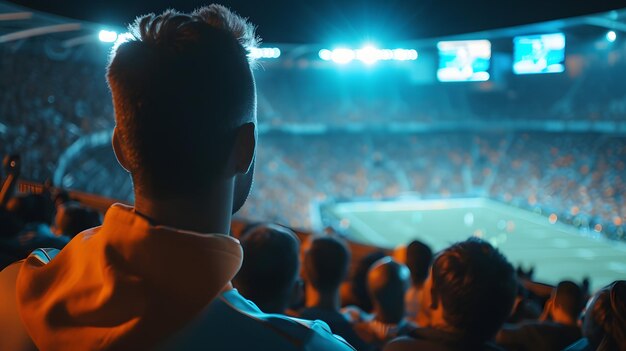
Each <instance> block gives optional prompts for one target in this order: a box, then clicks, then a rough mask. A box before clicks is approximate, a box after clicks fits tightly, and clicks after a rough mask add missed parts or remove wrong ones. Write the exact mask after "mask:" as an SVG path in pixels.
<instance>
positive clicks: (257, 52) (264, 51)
mask: <svg viewBox="0 0 626 351" xmlns="http://www.w3.org/2000/svg"><path fill="white" fill-rule="evenodd" d="M250 57H252V58H254V59H262V58H267V59H275V58H279V57H280V49H279V48H252V50H250Z"/></svg>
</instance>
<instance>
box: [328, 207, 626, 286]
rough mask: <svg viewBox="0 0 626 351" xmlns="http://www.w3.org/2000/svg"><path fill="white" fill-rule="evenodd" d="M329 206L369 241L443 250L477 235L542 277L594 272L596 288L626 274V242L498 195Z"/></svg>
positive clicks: (354, 234)
mask: <svg viewBox="0 0 626 351" xmlns="http://www.w3.org/2000/svg"><path fill="white" fill-rule="evenodd" d="M330 211H331V213H333V214H334V216H336V217H337V218H338V219H340V220H341V224H342V226H343V227H344V228H346V230H347V232H348V235H349V237H350V238H351V239H352V240H354V241H357V242H360V243H364V244H369V245H375V246H379V247H383V248H393V247H396V246H398V245H403V244H407V243H408V242H410V241H411V240H413V239H419V240H421V241H423V242H425V243H427V244H429V245H430V246H431V247H432V248H433V250H435V251H438V250H441V249H443V248H445V247H446V246H448V245H450V244H451V243H454V242H456V241H461V240H464V239H466V238H468V237H470V236H477V237H480V238H482V239H484V240H487V241H489V242H490V243H491V244H492V245H494V246H496V247H498V248H499V249H500V250H501V252H503V253H504V254H505V255H506V256H507V257H508V259H509V260H510V261H511V263H513V264H514V265H522V266H523V267H524V268H528V267H530V266H534V267H535V279H536V280H538V281H541V282H546V283H551V284H554V283H557V282H558V281H560V280H564V279H571V280H574V281H578V282H580V281H581V280H582V279H583V277H589V278H590V279H591V285H592V288H594V289H597V288H599V287H602V286H603V285H606V284H608V283H610V282H612V281H614V280H616V279H626V244H624V243H621V242H615V241H609V240H607V239H604V238H603V237H602V236H601V234H599V233H596V232H594V231H590V232H588V233H584V232H581V231H580V230H578V229H577V228H575V227H573V226H570V225H567V224H564V223H561V222H559V221H558V219H557V220H556V221H555V218H551V219H552V221H551V220H550V219H549V218H548V217H545V216H542V215H540V214H536V213H533V212H530V211H526V210H523V209H519V208H515V207H512V206H509V205H505V204H502V203H499V202H496V201H493V200H488V199H479V198H477V199H451V200H424V201H396V202H387V201H385V202H347V203H337V204H335V205H333V206H332V208H330ZM553 222H554V223H553Z"/></svg>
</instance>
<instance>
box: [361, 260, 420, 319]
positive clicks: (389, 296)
mask: <svg viewBox="0 0 626 351" xmlns="http://www.w3.org/2000/svg"><path fill="white" fill-rule="evenodd" d="M409 280H410V272H409V269H408V268H407V267H406V266H405V265H403V264H400V263H398V262H396V261H394V260H393V259H392V258H391V257H389V256H386V257H383V258H381V259H379V260H378V261H376V262H374V264H373V265H372V267H371V268H370V270H369V272H368V275H367V287H368V290H369V293H370V296H371V298H372V301H373V302H374V303H375V306H376V305H377V306H379V308H380V309H381V311H380V312H382V313H384V314H386V316H387V317H392V318H394V319H396V321H395V322H396V323H399V322H400V321H401V320H402V318H403V317H404V314H405V307H404V295H405V294H406V290H407V288H408V286H409Z"/></svg>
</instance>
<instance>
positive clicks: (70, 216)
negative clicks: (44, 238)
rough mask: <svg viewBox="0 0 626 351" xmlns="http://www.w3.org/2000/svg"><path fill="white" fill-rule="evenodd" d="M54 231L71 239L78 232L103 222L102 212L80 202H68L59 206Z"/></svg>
mask: <svg viewBox="0 0 626 351" xmlns="http://www.w3.org/2000/svg"><path fill="white" fill-rule="evenodd" d="M54 222H55V227H54V233H55V234H57V235H64V236H67V237H69V238H70V239H71V238H73V237H75V236H76V235H78V233H80V232H82V231H84V230H87V229H90V228H93V227H97V226H99V225H100V224H102V221H101V220H100V214H99V213H98V212H96V211H94V210H92V209H90V208H87V207H85V206H82V205H80V204H78V203H67V204H65V205H61V206H58V207H57V215H56V218H55V220H54Z"/></svg>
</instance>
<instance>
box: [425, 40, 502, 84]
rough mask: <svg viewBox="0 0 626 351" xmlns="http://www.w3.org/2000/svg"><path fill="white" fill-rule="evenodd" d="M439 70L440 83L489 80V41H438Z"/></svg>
mask: <svg viewBox="0 0 626 351" xmlns="http://www.w3.org/2000/svg"><path fill="white" fill-rule="evenodd" d="M437 48H438V49H439V69H438V70H437V78H438V79H439V81H441V82H471V81H473V82H476V81H486V80H489V61H490V60H491V43H490V42H489V40H465V41H440V42H439V43H438V44H437Z"/></svg>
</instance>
